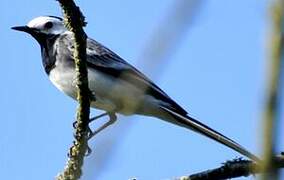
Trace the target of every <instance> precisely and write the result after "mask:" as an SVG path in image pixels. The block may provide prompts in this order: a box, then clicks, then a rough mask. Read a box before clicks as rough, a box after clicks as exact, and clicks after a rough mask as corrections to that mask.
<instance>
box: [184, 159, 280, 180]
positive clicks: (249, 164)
mask: <svg viewBox="0 0 284 180" xmlns="http://www.w3.org/2000/svg"><path fill="white" fill-rule="evenodd" d="M274 162H275V167H276V168H284V156H283V155H280V156H277V157H275V158H274ZM261 167H262V165H261V164H259V163H256V162H253V161H249V160H242V159H235V160H232V161H227V162H225V163H224V164H223V165H222V166H221V167H219V168H215V169H211V170H207V171H203V172H199V173H196V174H192V175H189V176H183V177H180V178H178V179H179V180H212V179H214V180H221V179H230V178H237V177H242V176H245V177H247V176H249V175H255V174H258V173H263V172H265V171H264V170H263V169H262V168H261Z"/></svg>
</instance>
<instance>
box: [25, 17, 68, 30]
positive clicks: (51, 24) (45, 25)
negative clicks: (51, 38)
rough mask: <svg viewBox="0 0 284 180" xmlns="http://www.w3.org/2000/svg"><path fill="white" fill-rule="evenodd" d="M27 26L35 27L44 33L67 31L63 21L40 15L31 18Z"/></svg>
mask: <svg viewBox="0 0 284 180" xmlns="http://www.w3.org/2000/svg"><path fill="white" fill-rule="evenodd" d="M27 26H28V27H30V28H35V29H37V30H39V31H40V32H41V33H45V34H61V33H64V32H65V31H67V29H66V28H65V27H64V25H63V22H62V21H61V20H59V19H58V18H55V17H49V16H40V17H37V18H34V19H33V20H31V21H30V22H29V23H28V24H27Z"/></svg>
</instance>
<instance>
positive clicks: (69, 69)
mask: <svg viewBox="0 0 284 180" xmlns="http://www.w3.org/2000/svg"><path fill="white" fill-rule="evenodd" d="M12 29H14V30H18V31H24V32H26V33H29V34H30V35H31V36H33V37H34V38H35V39H36V40H37V41H38V43H39V44H40V47H41V54H42V63H43V66H44V69H45V72H46V73H47V75H48V76H49V79H50V80H51V81H52V83H53V84H54V85H55V86H56V87H57V88H58V89H60V90H61V91H63V92H64V93H65V94H67V95H68V96H71V97H72V98H73V99H76V95H77V93H76V89H77V88H76V81H75V64H74V59H73V51H74V41H73V40H74V38H73V35H72V33H71V32H70V31H68V30H67V29H66V28H65V27H64V25H63V20H62V18H59V17H55V16H40V17H37V18H35V19H33V20H31V21H30V22H29V23H28V24H27V25H26V26H17V27H12ZM87 68H88V78H89V88H90V90H91V91H92V92H93V93H94V95H95V99H94V100H93V101H91V107H93V108H97V109H101V110H104V111H106V113H105V114H107V115H109V116H110V120H109V121H108V122H107V123H106V124H104V125H103V126H102V127H101V128H99V129H98V131H96V132H99V131H101V130H102V129H104V128H106V127H107V126H109V125H110V124H112V123H113V122H114V121H115V120H116V116H115V113H120V114H124V115H132V114H140V115H145V116H154V117H157V118H159V119H162V120H165V121H167V122H170V123H173V124H176V125H178V126H181V127H185V128H187V129H191V130H193V131H196V132H198V133H200V134H202V135H205V136H207V137H209V138H211V139H213V140H215V141H217V142H219V143H221V144H223V145H226V146H228V147H230V148H232V149H234V150H235V151H237V152H239V153H241V154H243V155H244V156H247V157H248V158H250V159H252V160H256V161H257V160H259V159H258V157H257V156H255V155H254V154H252V153H250V152H249V151H247V150H246V149H245V148H243V147H242V146H240V145H239V144H238V143H236V142H235V141H233V140H231V139H230V138H228V137H226V136H224V135H222V134H221V133H219V132H217V131H215V130H213V129H212V128H210V127H208V126H206V125H204V124H203V123H201V122H199V121H198V120H196V119H194V118H192V117H189V116H188V113H187V112H186V111H185V110H184V109H183V108H182V107H180V106H179V105H178V104H177V103H176V102H175V101H174V100H172V99H171V98H170V97H169V96H168V95H167V94H166V93H165V92H164V91H162V90H161V89H160V88H159V87H158V86H157V85H155V84H154V83H153V82H152V81H151V80H150V79H148V78H147V77H146V76H145V75H144V74H142V73H141V72H140V71H138V70H137V69H136V68H134V67H133V66H131V65H130V64H129V63H127V62H126V61H125V60H123V59H122V58H121V57H119V56H118V55H117V54H115V53H114V52H112V51H111V50H109V49H108V48H106V47H104V46H103V45H102V44H100V43H98V42H97V41H95V40H93V39H91V38H88V39H87ZM100 117H101V116H100Z"/></svg>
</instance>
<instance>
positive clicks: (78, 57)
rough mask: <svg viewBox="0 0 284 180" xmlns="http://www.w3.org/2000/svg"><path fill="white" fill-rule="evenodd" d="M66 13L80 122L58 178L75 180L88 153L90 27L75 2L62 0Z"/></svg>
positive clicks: (78, 119)
mask: <svg viewBox="0 0 284 180" xmlns="http://www.w3.org/2000/svg"><path fill="white" fill-rule="evenodd" d="M58 2H59V3H60V6H61V8H62V9H63V14H64V23H65V26H66V27H67V29H68V30H69V31H71V32H73V35H74V39H75V42H74V46H75V50H74V60H75V67H76V80H77V89H78V90H77V100H78V102H79V107H78V109H77V114H76V116H77V117H76V118H77V122H76V129H75V135H74V136H75V140H74V142H73V146H72V147H71V148H70V152H69V155H68V156H69V158H68V161H67V165H66V167H65V169H64V171H63V172H62V173H61V174H60V175H59V176H58V177H57V179H58V180H63V179H64V180H66V179H68V180H69V179H70V180H73V179H74V180H75V179H79V178H80V177H81V175H82V169H81V168H82V166H83V162H84V156H85V154H86V152H87V150H88V141H87V133H88V121H89V115H90V97H89V95H90V90H89V86H88V74H87V67H86V38H87V36H86V34H85V32H84V30H83V26H85V25H86V23H85V20H84V19H85V18H84V16H83V15H82V13H81V11H80V9H79V7H77V6H76V4H75V3H74V1H72V0H58Z"/></svg>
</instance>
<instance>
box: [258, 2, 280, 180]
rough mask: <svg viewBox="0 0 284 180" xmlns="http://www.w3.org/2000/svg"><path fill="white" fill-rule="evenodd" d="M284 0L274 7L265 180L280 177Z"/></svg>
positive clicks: (264, 122)
mask: <svg viewBox="0 0 284 180" xmlns="http://www.w3.org/2000/svg"><path fill="white" fill-rule="evenodd" d="M283 5H284V1H283V0H275V4H273V7H272V35H271V40H270V46H271V52H270V53H271V55H270V56H271V57H270V61H271V62H270V66H271V67H270V68H271V69H270V82H269V87H268V88H269V89H268V98H267V104H266V110H265V116H264V121H263V125H264V127H263V131H264V133H263V134H264V137H263V155H264V163H263V167H262V168H264V171H265V172H267V173H264V174H263V176H262V178H261V179H263V180H268V179H278V178H277V176H278V175H277V174H278V173H277V168H276V167H275V162H274V157H273V156H274V154H275V145H276V142H277V132H276V130H277V116H278V113H279V109H278V102H277V101H278V93H279V81H280V70H281V58H283V57H282V53H283V52H282V45H283V42H282V41H283V38H282V26H283V19H284V18H283Z"/></svg>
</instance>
